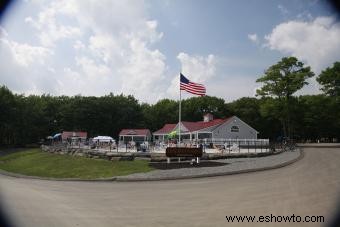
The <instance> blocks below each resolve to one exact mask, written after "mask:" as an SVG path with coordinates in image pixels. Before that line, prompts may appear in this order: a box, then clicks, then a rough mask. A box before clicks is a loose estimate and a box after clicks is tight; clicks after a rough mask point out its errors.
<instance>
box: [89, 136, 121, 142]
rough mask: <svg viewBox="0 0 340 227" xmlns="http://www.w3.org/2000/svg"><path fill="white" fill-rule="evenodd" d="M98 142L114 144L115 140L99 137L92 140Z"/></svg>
mask: <svg viewBox="0 0 340 227" xmlns="http://www.w3.org/2000/svg"><path fill="white" fill-rule="evenodd" d="M92 140H93V141H98V142H114V141H115V140H114V139H113V138H112V137H111V136H97V137H94V138H93V139H92Z"/></svg>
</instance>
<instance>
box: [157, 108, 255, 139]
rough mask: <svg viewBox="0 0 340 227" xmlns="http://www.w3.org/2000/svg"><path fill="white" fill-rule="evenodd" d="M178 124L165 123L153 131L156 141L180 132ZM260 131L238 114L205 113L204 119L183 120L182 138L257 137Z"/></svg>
mask: <svg viewBox="0 0 340 227" xmlns="http://www.w3.org/2000/svg"><path fill="white" fill-rule="evenodd" d="M178 128H179V125H178V124H165V125H164V126H163V128H161V129H159V130H158V131H156V132H154V133H153V139H154V141H166V140H167V139H168V134H169V133H170V132H172V131H177V132H178ZM257 134H258V132H257V131H256V130H255V129H254V128H252V127H251V126H249V125H248V124H247V123H245V122H244V121H242V120H241V119H240V118H238V117H236V116H232V117H230V118H226V119H213V115H211V114H206V115H204V119H203V121H198V122H188V121H182V122H181V139H183V140H196V139H257Z"/></svg>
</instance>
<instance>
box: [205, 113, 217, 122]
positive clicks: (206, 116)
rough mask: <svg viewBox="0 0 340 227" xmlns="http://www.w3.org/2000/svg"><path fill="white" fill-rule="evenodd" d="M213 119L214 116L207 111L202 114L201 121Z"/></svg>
mask: <svg viewBox="0 0 340 227" xmlns="http://www.w3.org/2000/svg"><path fill="white" fill-rule="evenodd" d="M213 119H214V116H213V115H212V114H211V113H207V114H204V115H203V121H204V122H209V121H212V120H213Z"/></svg>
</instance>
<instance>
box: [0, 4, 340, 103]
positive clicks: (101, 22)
mask: <svg viewBox="0 0 340 227" xmlns="http://www.w3.org/2000/svg"><path fill="white" fill-rule="evenodd" d="M339 40H340V20H338V19H337V18H336V14H335V13H334V12H333V11H332V10H331V9H330V8H329V6H328V5H326V4H325V1H317V0H308V1H307V0H285V1H276V0H272V1H267V0H242V1H237V0H234V1H232V0H214V1H210V0H158V1H155V0H144V1H143V0H118V1H117V0H101V1H96V0H22V1H16V2H14V3H13V4H11V5H10V7H9V9H8V10H7V11H6V13H5V15H4V16H3V17H2V19H1V22H0V85H5V86H7V87H8V88H9V89H10V90H12V91H13V92H16V93H19V94H25V95H29V94H38V95H41V94H51V95H69V96H73V95H83V96H103V95H107V94H110V93H113V94H115V95H118V94H124V95H133V96H135V97H136V98H137V99H138V100H139V101H140V102H147V103H155V102H157V101H158V100H160V99H164V98H169V99H179V73H180V72H182V73H183V74H184V75H185V76H186V77H187V78H188V79H189V80H191V81H193V82H197V83H202V84H204V85H205V86H206V90H207V95H210V96H217V97H220V98H224V99H225V100H226V101H227V102H230V101H233V100H236V99H238V98H241V97H254V96H255V93H256V89H257V88H259V87H260V86H261V84H258V83H256V79H257V78H259V77H260V76H262V75H263V73H264V71H265V70H266V69H267V68H269V67H270V66H271V65H273V64H276V63H277V62H278V61H280V60H281V58H282V57H285V56H295V57H297V58H298V59H299V60H301V61H302V62H304V63H305V65H307V66H310V67H311V68H312V70H313V72H314V73H315V74H316V75H318V74H319V73H320V72H321V71H322V70H324V69H325V68H326V67H330V66H332V65H333V63H334V62H335V61H340V41H339ZM309 83H310V84H309V85H308V86H305V87H304V88H303V89H302V91H299V93H297V95H298V94H317V93H319V92H320V91H319V85H318V84H317V82H316V81H315V77H314V78H312V79H310V80H309ZM192 96H193V95H191V94H187V93H185V92H182V98H188V97H192Z"/></svg>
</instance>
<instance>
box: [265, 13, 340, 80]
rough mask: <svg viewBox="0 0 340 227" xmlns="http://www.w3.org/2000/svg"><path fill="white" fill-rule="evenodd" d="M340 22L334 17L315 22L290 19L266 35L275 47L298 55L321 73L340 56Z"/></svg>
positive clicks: (268, 42) (270, 46)
mask: <svg viewBox="0 0 340 227" xmlns="http://www.w3.org/2000/svg"><path fill="white" fill-rule="evenodd" d="M339 37H340V23H338V22H335V20H334V19H333V18H331V17H317V18H316V19H314V20H312V21H295V20H293V21H288V22H285V23H282V24H279V25H277V26H276V27H275V28H274V29H273V30H272V32H271V33H270V34H268V35H266V36H265V39H266V41H267V43H266V45H267V46H268V47H269V48H270V49H272V50H278V51H280V52H282V53H284V54H289V55H293V56H296V57H297V58H298V59H300V60H303V61H305V62H306V63H307V64H309V65H310V66H311V67H312V69H313V70H314V71H315V72H316V73H319V72H320V71H321V70H322V69H324V68H325V67H328V66H330V65H332V63H333V62H334V61H336V60H339V59H340V42H339Z"/></svg>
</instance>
